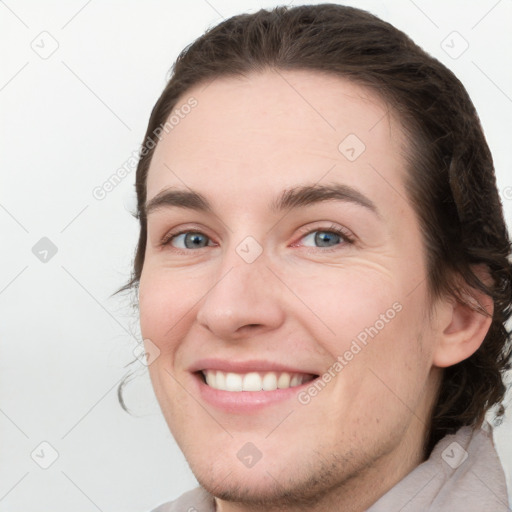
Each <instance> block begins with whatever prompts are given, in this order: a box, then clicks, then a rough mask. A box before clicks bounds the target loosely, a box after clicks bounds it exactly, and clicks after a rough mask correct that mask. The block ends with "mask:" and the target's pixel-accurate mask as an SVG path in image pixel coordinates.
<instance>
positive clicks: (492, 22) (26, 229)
mask: <svg viewBox="0 0 512 512" xmlns="http://www.w3.org/2000/svg"><path fill="white" fill-rule="evenodd" d="M310 3H320V2H310ZM347 3H350V4H351V5H356V6H357V7H361V8H365V9H367V10H369V11H371V12H373V13H374V14H376V15H378V16H380V17H381V18H383V19H385V20H386V21H389V22H391V23H392V24H394V25H395V26H397V27H398V28H400V29H402V30H404V31H405V32H406V33H407V34H409V35H410V36H411V37H412V38H413V39H414V40H415V41H416V42H417V43H418V44H419V45H420V46H422V47H423V48H425V49H426V50H427V51H428V52H429V53H431V54H432V55H433V56H435V57H436V58H438V59H439V60H441V61H442V62H443V63H445V64H446V65H447V66H448V67H449V68H451V69H452V70H453V71H454V72H455V74H456V75H457V76H458V77H459V78H460V79H461V81H462V82H463V83H464V85H465V86H466V88H467V89H468V92H469V93H470V95H471V97H472V99H473V101H474V103H475V106H476V108H477V110H478V112H479V114H480V117H481V120H482V124H483V126H484V130H485V133H486V137H487V139H488V142H489V145H490V147H491V151H492V153H493V155H494V159H495V165H496V173H497V181H498V187H499V189H500V192H501V194H502V198H503V203H504V208H505V213H506V216H507V222H508V224H509V226H510V225H511V220H512V188H507V187H512V161H511V160H512V157H511V155H512V152H511V133H512V121H511V120H512V67H511V66H510V62H512V31H511V29H510V28H511V27H510V22H511V20H512V1H511V0H500V1H497V0H485V1H484V0H479V1H473V2H467V1H462V0H459V1H451V2H450V3H449V5H447V2H444V1H443V2H442V1H439V0H437V1H426V0H415V1H414V2H413V1H411V0H393V1H391V0H389V1H384V2H382V1H370V0H365V1H359V2H347ZM274 5H279V4H277V3H274V2H262V1H256V0H255V1H244V2H235V1H234V0H231V1H230V0H209V1H206V0H191V1H188V2H186V3H185V2H181V3H178V2H170V1H167V2H165V1H155V0H153V1H146V2H135V1H126V0H123V1H121V0H118V1H104V2H100V1H99V0H92V1H91V0H89V1H86V0H73V1H67V2H64V1H60V2H56V1H45V2H36V1H30V2H29V1H18V2H16V1H15V0H6V1H5V2H3V1H2V2H0V48H1V63H2V64H1V68H0V112H1V117H0V119H1V122H0V127H1V133H0V173H1V185H0V232H1V233H2V237H1V240H2V242H1V247H2V250H1V251H0V258H1V260H0V311H1V321H0V340H1V345H0V346H1V354H0V384H1V385H0V439H1V441H0V447H1V448H0V450H1V453H0V511H1V512H7V511H9V512H14V511H21V510H23V511H24V512H35V511H49V510H52V511H53V512H59V511H70V510H72V511H73V512H89V511H95V510H101V511H123V512H143V511H145V510H149V509H151V508H152V507H155V506H156V505H157V504H159V503H161V502H163V501H166V500H169V499H172V498H174V497H177V496H178V495H179V494H181V493H182V492H184V491H186V490H188V489H190V488H192V487H193V486H195V480H194V477H193V475H192V474H191V472H190V470H189V469H188V466H187V464H186V462H185V460H184V458H183V456H182V454H181V452H180V451H179V449H178V448H177V446H176V445H175V443H174V441H173V439H172V438H171V435H170V433H169V432H168V429H167V426H166V424H165V422H164V420H163V417H162V416H161V413H160V410H159V408H158V404H157V402H156V399H155V398H154V396H153V392H152V389H151V386H150V383H149V378H148V376H147V370H146V368H145V367H144V366H143V365H142V364H141V363H139V362H138V361H135V363H134V364H132V365H131V366H128V367H125V365H127V364H128V363H129V362H131V361H133V360H134V355H133V350H134V348H135V347H136V342H135V339H136V338H138V323H137V317H136V314H134V312H133V311H132V310H131V309H130V307H129V298H128V297H125V298H122V297H115V298H111V297H110V295H111V294H112V293H113V292H114V291H115V290H116V289H117V288H118V287H119V286H121V285H122V284H124V282H125V281H126V280H127V279H128V277H129V273H130V268H131V262H132V257H133V252H134V249H135V244H136V241H137V234H138V233H137V229H138V226H137V222H136V220H135V219H133V218H132V217H131V215H130V214H129V212H128V209H129V208H130V205H132V204H133V203H132V201H133V193H132V189H133V183H134V172H132V173H130V174H129V175H128V176H127V177H126V178H125V179H124V181H123V182H122V183H121V184H120V185H119V186H118V187H117V188H116V189H114V190H113V191H112V192H111V193H109V194H108V195H107V197H106V198H105V199H103V200H102V201H99V200H97V199H95V198H94V197H93V195H92V191H93V189H94V188H95V187H97V186H100V185H101V184H102V183H103V182H104V181H105V180H107V179H108V178H109V177H110V176H111V175H112V174H113V173H114V172H115V171H116V169H118V168H119V167H121V166H122V165H123V164H124V163H125V162H126V161H127V160H128V159H129V158H130V156H132V154H133V153H134V151H136V150H137V149H138V147H139V145H140V143H141V142H142V138H143V136H144V133H145V130H146V125H147V121H148V118H149V114H150V111H151V109H152V107H153V105H154V103H155V101H156V99H157V97H158V96H159V94H160V92H161V90H162V89H163V86H164V84H165V82H166V78H167V76H168V71H169V70H170V68H171V65H172V63H173V62H174V60H175V58H176V57H177V55H178V53H179V51H180V50H181V49H182V48H184V47H185V46H186V45H188V44H189V43H190V42H192V40H193V39H195V38H196V37H198V36H200V35H201V34H202V33H203V32H204V30H205V29H206V28H208V27H209V26H212V25H214V24H217V23H218V22H220V21H221V20H222V19H223V18H227V17H230V16H232V15H234V14H237V13H240V12H254V11H255V10H258V9H259V8H261V7H272V6H274ZM44 31H46V32H47V33H48V34H50V35H48V34H43V35H41V36H40V34H41V32H44ZM453 31H457V32H458V33H459V34H460V35H461V36H462V37H463V38H464V40H466V41H467V43H468V44H469V47H468V49H467V50H466V51H465V52H464V53H462V55H460V56H459V57H458V58H453V52H454V51H455V52H456V51H457V50H459V51H460V50H461V49H463V46H461V45H462V44H464V42H463V40H462V39H461V38H460V37H459V36H457V35H455V36H453V34H452V36H450V38H449V39H448V40H447V41H448V42H450V41H452V40H453V43H450V44H451V46H454V50H452V56H450V55H449V54H448V53H446V52H445V51H444V49H443V48H442V46H441V43H442V41H443V40H445V38H446V37H447V36H449V34H451V33H452V32H453ZM453 37H455V39H453ZM41 40H43V42H41ZM52 44H53V45H57V44H58V48H57V49H56V51H55V52H54V53H53V54H52V55H51V56H49V57H48V58H46V59H44V58H41V57H40V54H38V53H37V52H36V51H35V49H36V48H37V49H38V51H39V52H43V48H42V47H43V46H44V48H45V51H49V49H52ZM31 45H32V46H31ZM45 56H46V55H45ZM42 237H48V238H49V239H50V240H51V241H52V242H53V244H55V246H56V247H57V250H58V252H57V253H56V254H55V255H54V256H53V257H52V258H51V259H49V261H47V262H46V263H43V262H41V261H40V260H39V259H38V258H36V256H35V255H34V254H33V252H32V247H33V246H34V245H35V244H36V243H37V242H38V241H39V240H40V239H41V238H42ZM136 367H138V368H139V370H140V372H139V374H140V376H139V377H138V378H137V379H136V380H134V381H133V382H132V383H131V384H129V385H128V387H127V391H126V399H127V403H128V406H129V407H130V408H131V409H132V410H133V411H134V413H135V414H136V415H137V416H130V415H128V414H127V413H126V412H124V411H123V410H122V409H121V407H120V406H119V404H118V401H117V395H116V388H117V384H118V382H119V381H120V380H121V378H122V377H123V376H124V375H125V374H126V373H127V372H129V371H130V369H133V368H136ZM510 409H512V407H511V408H509V411H508V418H507V420H506V421H505V422H504V423H503V425H502V426H501V427H499V428H498V429H497V430H496V431H495V439H496V442H497V446H498V449H499V453H500V456H501V459H502V462H503V465H504V466H505V469H506V472H507V478H508V482H509V487H511V486H512V483H511V476H512V435H511V433H512V412H511V410H510ZM43 441H46V442H48V443H49V444H50V445H51V446H52V447H53V449H55V450H56V451H57V452H58V454H59V456H58V458H57V460H56V461H55V462H54V463H53V464H52V465H51V466H50V467H49V468H48V469H42V468H41V467H39V465H37V464H36V462H34V460H33V459H32V457H31V453H32V452H33V451H34V450H35V449H36V448H38V447H39V448H38V450H39V452H38V453H40V454H41V453H42V452H41V451H40V450H41V447H40V446H39V445H40V443H41V442H43ZM42 449H43V451H44V453H45V455H44V456H41V459H44V457H49V456H50V455H49V454H51V449H50V448H48V447H46V448H45V447H44V445H43V447H42ZM48 460H49V459H48Z"/></svg>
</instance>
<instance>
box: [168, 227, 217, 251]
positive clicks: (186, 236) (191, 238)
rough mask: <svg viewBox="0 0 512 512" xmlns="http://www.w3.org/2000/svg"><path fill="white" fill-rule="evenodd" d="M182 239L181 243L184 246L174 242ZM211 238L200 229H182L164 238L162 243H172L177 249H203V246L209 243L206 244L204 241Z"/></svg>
mask: <svg viewBox="0 0 512 512" xmlns="http://www.w3.org/2000/svg"><path fill="white" fill-rule="evenodd" d="M180 239H181V241H180V242H181V243H183V244H184V247H179V246H178V247H177V246H176V245H174V243H173V242H176V243H178V242H177V241H178V240H180ZM205 240H209V237H208V236H206V235H205V234H204V233H201V232H200V231H190V230H189V231H186V230H183V231H180V232H179V233H171V234H169V235H167V236H165V238H164V239H163V240H162V245H172V246H173V247H176V248H177V249H202V248H203V247H207V246H208V243H206V245H204V241H205Z"/></svg>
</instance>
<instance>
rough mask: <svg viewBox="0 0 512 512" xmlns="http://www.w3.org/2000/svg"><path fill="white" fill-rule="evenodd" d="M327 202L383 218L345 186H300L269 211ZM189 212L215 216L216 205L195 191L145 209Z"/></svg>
mask: <svg viewBox="0 0 512 512" xmlns="http://www.w3.org/2000/svg"><path fill="white" fill-rule="evenodd" d="M326 201H344V202H349V203H355V204H357V205H359V206H362V207H364V208H366V209H368V210H370V211H371V212H373V213H374V214H376V215H377V216H378V217H380V214H379V211H378V209H377V206H376V205H375V203H374V202H373V201H371V199H369V198H368V197H366V196H365V195H364V194H362V193H361V192H359V191H358V190H357V189H355V188H353V187H350V186H348V185H343V184H341V183H339V184H338V183H336V184H330V185H318V184H315V185H300V186H296V187H293V188H290V189H285V190H283V191H282V192H281V194H280V195H279V196H278V197H276V198H275V199H274V200H272V201H271V202H270V204H269V209H270V211H271V212H272V213H274V214H277V213H279V212H281V211H283V210H288V209H296V208H300V207H305V206H311V205H314V204H319V203H323V202H326ZM171 207H177V208H186V209H190V210H195V211H200V212H205V213H213V207H212V204H211V203H210V202H209V201H208V199H207V198H206V197H205V196H204V195H202V194H201V193H199V192H197V191H195V190H192V189H188V190H185V189H173V188H170V189H164V190H162V191H161V192H159V193H158V194H157V195H156V196H155V197H153V198H152V199H151V200H150V201H148V202H147V203H146V205H145V214H146V215H149V214H150V213H151V212H153V211H155V210H158V209H161V208H171Z"/></svg>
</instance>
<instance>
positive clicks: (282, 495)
mask: <svg viewBox="0 0 512 512" xmlns="http://www.w3.org/2000/svg"><path fill="white" fill-rule="evenodd" d="M192 97H193V98H195V101H196V102H197V103H196V104H195V107H194V108H192V109H183V111H186V112H189V113H188V114H187V115H184V116H181V117H180V120H179V123H176V124H174V125H173V128H172V130H169V133H168V134H164V136H163V138H162V139H161V141H160V142H159V143H158V146H157V147H156V149H155V153H154V155H153V159H152V163H151V167H150V170H149V174H148V180H147V199H148V201H147V205H148V241H147V248H146V253H145V262H144V267H143V271H142V275H141V279H140V288H139V301H140V323H141V331H142V335H143V337H144V338H145V339H146V340H150V341H146V344H148V345H149V344H151V346H156V347H158V350H159V351H160V353H159V356H158V357H157V358H156V359H155V360H154V362H153V363H152V364H150V366H149V372H150V376H151V380H152V384H153V387H154V390H155V393H156V396H157V399H158V401H159V403H160V406H161V408H162V411H163V414H164V416H165V419H166V421H167V423H168V425H169V428H170V430H171V432H172V434H173V435H174V437H175V439H176V441H177V443H178V444H179V446H180V447H181V449H182V450H183V452H184V454H185V456H186V458H187V460H188V462H189V464H190V466H191V468H192V471H193V472H194V474H195V476H196V478H197V479H198V481H199V482H200V483H201V484H202V485H203V486H204V487H206V489H208V490H209V491H210V492H212V493H214V494H215V495H216V496H218V497H220V498H221V499H222V500H234V499H236V500H237V501H240V502H246V503H250V502H253V503H264V502H265V501H266V500H268V503H273V504H278V503H280V502H283V503H288V502H290V500H292V499H294V500H296V501H297V502H299V501H302V502H304V503H305V502H307V500H308V499H312V498H313V496H319V495H322V496H329V495H331V494H332V493H333V492H334V490H336V489H337V490H342V489H343V490H344V491H343V492H344V496H348V495H350V493H353V494H354V496H355V495H356V494H357V495H358V496H361V494H362V493H361V492H359V493H357V489H362V488H363V487H364V485H365V482H366V484H367V485H368V482H370V480H372V481H373V483H374V484H375V482H376V480H375V478H376V477H375V475H379V476H378V477H377V478H378V480H377V481H378V482H379V485H380V487H382V486H383V485H384V484H385V483H386V481H387V480H389V481H391V479H395V480H396V477H397V475H401V474H406V473H407V472H408V471H410V470H411V469H412V467H414V466H415V465H417V464H418V463H419V462H421V457H422V453H421V443H422V441H423V437H424V435H425V428H426V424H427V418H428V417H429V413H430V407H431V406H432V400H433V394H434V388H435V383H436V382H437V381H436V376H435V374H434V370H433V369H432V354H433V347H434V346H435V340H436V336H437V332H436V329H435V324H433V323H432V322H431V321H429V319H428V318H427V315H425V312H426V311H427V310H428V307H427V306H428V304H427V288H426V285H427V283H426V269H425V253H424V247H423V244H422V238H421V232H420V227H419V224H418V221H417V218H416V215H415V214H414V212H413V209H412V207H411V205H410V204H409V202H408V200H407V193H406V190H405V188H404V179H405V175H406V174H405V173H406V170H405V160H404V157H403V151H404V148H405V147H406V139H405V137H404V134H403V132H402V130H401V128H400V125H399V123H398V122H397V120H396V119H395V118H393V117H392V115H391V113H390V112H389V111H388V109H387V107H386V105H385V104H384V103H383V102H382V101H381V100H380V99H379V98H378V97H376V96H375V95H373V94H372V93H371V92H369V91H367V90H365V89H363V88H362V87H360V86H358V85H355V84H353V83H351V82H349V81H346V80H344V79H342V78H339V77H334V76H329V75H324V74H321V73H315V72H308V71H279V73H277V72H271V71H268V72H265V73H257V74H256V73H255V74H251V75H249V76H247V77H245V78H222V79H216V80H215V81H213V82H212V83H211V84H210V85H208V86H207V87H205V86H204V85H201V86H198V87H195V88H193V89H191V90H190V91H188V92H187V94H186V95H184V96H183V97H182V98H180V100H179V101H178V103H177V105H176V108H180V105H183V104H186V103H187V101H188V100H189V99H190V98H192ZM307 187H312V188H311V189H309V190H308V189H307ZM192 191H193V192H195V193H197V194H200V195H201V196H202V197H200V198H199V199H198V198H197V197H190V194H191V193H192ZM177 193H178V194H177ZM206 205H208V206H209V208H206ZM149 351H150V352H151V349H149ZM349 483H350V485H349ZM374 487H376V486H375V485H374ZM377 488H379V486H377ZM372 492H375V491H368V493H367V494H366V496H369V497H370V498H367V499H372V498H371V493H372ZM377 492H378V491H377ZM290 496H293V498H290ZM377 497H378V496H377ZM358 499H360V500H362V501H361V503H363V501H364V499H366V498H364V497H363V498H361V497H360V498H358ZM287 500H288V501H287ZM371 502H372V501H370V503H371ZM219 503H224V506H225V508H219V510H228V508H227V507H228V505H229V504H226V503H227V502H224V501H221V500H219ZM233 510H234V509H233Z"/></svg>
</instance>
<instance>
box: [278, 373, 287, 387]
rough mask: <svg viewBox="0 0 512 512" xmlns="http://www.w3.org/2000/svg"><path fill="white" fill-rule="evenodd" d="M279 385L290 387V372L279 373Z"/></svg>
mask: <svg viewBox="0 0 512 512" xmlns="http://www.w3.org/2000/svg"><path fill="white" fill-rule="evenodd" d="M277 387H278V388H279V389H286V388H289V387H290V374H289V373H281V375H279V379H277Z"/></svg>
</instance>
